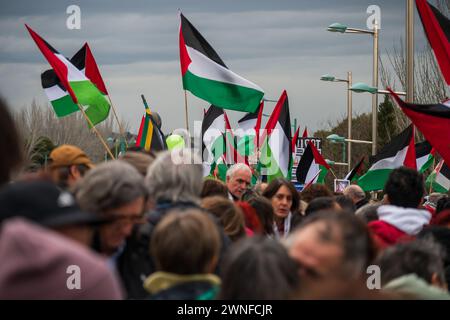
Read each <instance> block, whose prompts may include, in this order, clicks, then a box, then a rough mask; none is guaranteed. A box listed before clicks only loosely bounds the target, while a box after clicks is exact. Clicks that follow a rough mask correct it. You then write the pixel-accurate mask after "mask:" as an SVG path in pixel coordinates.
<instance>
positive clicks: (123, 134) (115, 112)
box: [108, 95, 128, 149]
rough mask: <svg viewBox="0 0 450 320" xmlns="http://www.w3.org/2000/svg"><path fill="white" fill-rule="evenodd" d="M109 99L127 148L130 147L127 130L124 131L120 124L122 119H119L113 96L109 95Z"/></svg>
mask: <svg viewBox="0 0 450 320" xmlns="http://www.w3.org/2000/svg"><path fill="white" fill-rule="evenodd" d="M108 100H109V104H110V105H111V108H112V110H113V113H114V117H115V118H116V121H117V125H118V126H119V131H120V135H121V136H122V137H123V140H124V141H125V145H126V146H127V149H128V142H127V138H126V137H125V132H124V131H123V128H122V125H121V124H120V121H119V117H118V116H117V111H116V108H115V107H114V104H113V103H112V101H111V97H110V96H109V95H108Z"/></svg>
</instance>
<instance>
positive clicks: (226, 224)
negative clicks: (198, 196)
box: [201, 196, 245, 241]
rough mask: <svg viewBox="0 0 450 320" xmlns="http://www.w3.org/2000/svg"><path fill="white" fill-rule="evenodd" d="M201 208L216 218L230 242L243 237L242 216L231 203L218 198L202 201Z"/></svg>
mask: <svg viewBox="0 0 450 320" xmlns="http://www.w3.org/2000/svg"><path fill="white" fill-rule="evenodd" d="M201 207H202V208H204V209H206V210H208V211H209V212H210V213H212V214H213V215H214V216H216V217H217V218H218V219H219V221H220V223H221V225H222V226H223V230H224V232H225V234H226V235H227V236H228V237H230V239H231V240H232V241H236V240H238V239H240V238H242V237H245V221H244V214H243V213H242V211H241V208H239V207H238V206H237V205H235V204H234V202H233V201H231V200H229V199H226V198H224V197H220V196H214V197H207V198H204V199H202V202H201Z"/></svg>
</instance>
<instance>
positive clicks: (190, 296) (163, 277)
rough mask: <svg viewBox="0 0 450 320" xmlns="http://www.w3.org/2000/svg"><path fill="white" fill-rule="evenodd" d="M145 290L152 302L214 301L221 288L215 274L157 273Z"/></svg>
mask: <svg viewBox="0 0 450 320" xmlns="http://www.w3.org/2000/svg"><path fill="white" fill-rule="evenodd" d="M144 287H145V289H146V290H147V291H148V292H149V293H150V295H149V296H148V298H149V299H152V300H212V299H214V298H215V297H216V295H217V293H218V292H219V288H220V278H219V277H217V276H216V275H214V274H193V275H180V274H174V273H168V272H161V271H158V272H155V273H153V274H152V275H151V276H150V277H148V278H147V280H145V284H144Z"/></svg>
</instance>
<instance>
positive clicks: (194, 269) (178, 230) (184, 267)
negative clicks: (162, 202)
mask: <svg viewBox="0 0 450 320" xmlns="http://www.w3.org/2000/svg"><path fill="white" fill-rule="evenodd" d="M150 250H151V254H152V255H153V256H154V258H155V263H156V266H157V269H158V270H161V271H166V272H171V273H176V274H198V273H207V272H208V271H209V270H208V268H211V269H212V268H213V267H214V266H213V265H212V262H213V261H214V259H215V258H218V256H219V250H220V236H219V231H218V229H217V226H216V225H215V223H214V222H213V221H212V219H211V218H210V217H209V216H208V215H206V214H205V213H204V212H202V211H201V210H199V209H188V210H185V211H178V210H173V211H172V212H170V213H168V214H167V215H165V216H164V217H163V218H162V220H161V221H160V222H159V223H158V224H157V225H156V228H155V231H154V232H153V235H152V238H151V241H150Z"/></svg>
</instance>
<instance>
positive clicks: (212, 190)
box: [200, 179, 228, 199]
mask: <svg viewBox="0 0 450 320" xmlns="http://www.w3.org/2000/svg"><path fill="white" fill-rule="evenodd" d="M211 196H221V197H224V198H226V199H228V189H227V186H226V185H225V183H223V182H222V181H220V180H216V179H205V180H203V187H202V192H201V193H200V198H202V199H203V198H206V197H211Z"/></svg>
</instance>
